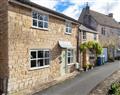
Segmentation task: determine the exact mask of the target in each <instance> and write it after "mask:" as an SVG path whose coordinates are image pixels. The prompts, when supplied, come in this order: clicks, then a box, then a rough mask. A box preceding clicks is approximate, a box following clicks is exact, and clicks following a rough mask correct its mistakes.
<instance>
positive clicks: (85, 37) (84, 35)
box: [83, 31, 87, 40]
mask: <svg viewBox="0 0 120 95" xmlns="http://www.w3.org/2000/svg"><path fill="white" fill-rule="evenodd" d="M86 39H87V34H86V31H83V40H86Z"/></svg>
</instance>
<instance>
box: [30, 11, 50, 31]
mask: <svg viewBox="0 0 120 95" xmlns="http://www.w3.org/2000/svg"><path fill="white" fill-rule="evenodd" d="M32 20H33V23H32V25H33V27H37V28H42V29H47V28H48V15H43V14H41V13H38V12H36V11H33V12H32Z"/></svg>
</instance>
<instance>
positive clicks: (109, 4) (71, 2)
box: [31, 0, 120, 22]
mask: <svg viewBox="0 0 120 95" xmlns="http://www.w3.org/2000/svg"><path fill="white" fill-rule="evenodd" d="M31 1H32V2H34V3H37V4H39V5H42V6H44V7H47V8H50V9H52V10H55V11H57V12H60V13H63V14H65V15H67V16H69V17H72V18H74V19H76V20H77V19H78V17H79V16H80V13H81V11H82V9H83V8H84V7H85V6H86V4H87V2H88V5H89V6H90V9H91V10H95V11H97V12H100V13H103V14H106V15H107V14H109V13H113V17H114V19H115V20H116V21H118V22H120V0H31Z"/></svg>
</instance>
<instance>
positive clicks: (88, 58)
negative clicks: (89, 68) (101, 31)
mask: <svg viewBox="0 0 120 95" xmlns="http://www.w3.org/2000/svg"><path fill="white" fill-rule="evenodd" d="M78 41H79V42H78V47H79V46H80V44H82V43H85V42H88V41H95V42H98V33H97V31H95V30H92V29H90V28H88V27H86V26H84V25H82V24H81V25H80V26H79V40H78ZM94 56H95V55H94V54H93V53H92V52H91V51H89V50H87V51H86V52H85V53H82V54H81V53H80V51H78V62H79V63H80V69H81V70H82V68H83V65H85V64H94V61H95V57H94ZM83 61H84V62H83Z"/></svg>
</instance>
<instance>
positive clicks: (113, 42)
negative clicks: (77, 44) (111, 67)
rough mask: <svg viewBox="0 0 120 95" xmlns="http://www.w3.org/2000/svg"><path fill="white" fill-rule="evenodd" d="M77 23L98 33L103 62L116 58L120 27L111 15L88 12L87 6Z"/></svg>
mask: <svg viewBox="0 0 120 95" xmlns="http://www.w3.org/2000/svg"><path fill="white" fill-rule="evenodd" d="M79 22H80V23H82V24H83V25H85V26H87V27H89V28H91V29H93V30H95V31H97V32H98V40H99V42H100V43H101V45H102V46H103V48H104V51H103V53H104V55H105V60H106V61H108V57H109V58H113V57H114V56H116V54H115V51H116V50H117V49H118V47H119V35H120V25H119V23H118V22H117V21H115V20H114V18H113V14H112V13H110V14H109V15H105V14H102V13H98V12H96V11H93V10H90V7H89V6H88V5H87V6H86V7H85V8H83V10H82V13H81V15H80V17H79Z"/></svg>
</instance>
